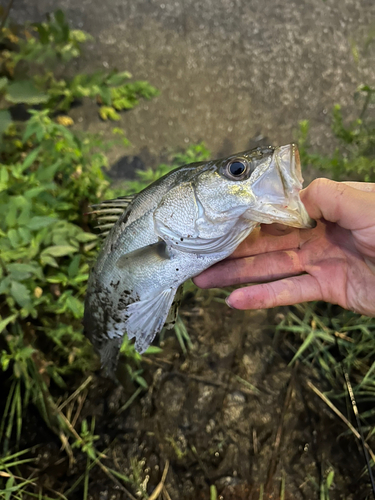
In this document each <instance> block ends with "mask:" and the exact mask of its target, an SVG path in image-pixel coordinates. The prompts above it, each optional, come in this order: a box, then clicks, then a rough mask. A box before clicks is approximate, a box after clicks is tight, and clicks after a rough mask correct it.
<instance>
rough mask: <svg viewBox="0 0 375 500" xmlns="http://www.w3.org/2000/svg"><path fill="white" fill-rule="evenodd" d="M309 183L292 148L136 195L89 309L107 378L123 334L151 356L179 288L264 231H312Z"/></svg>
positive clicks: (181, 173)
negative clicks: (263, 227) (280, 227)
mask: <svg viewBox="0 0 375 500" xmlns="http://www.w3.org/2000/svg"><path fill="white" fill-rule="evenodd" d="M302 182H303V180H302V177H301V171H300V162H299V155H298V150H297V148H296V146H295V145H293V144H292V145H287V146H282V147H278V148H273V147H268V148H257V149H254V150H250V151H246V152H243V153H240V154H236V155H232V156H230V157H228V158H225V159H220V160H213V161H208V162H202V163H194V164H191V165H186V166H182V167H180V168H177V169H175V170H173V171H172V172H170V173H168V174H167V175H165V176H164V177H162V178H161V179H159V180H157V181H156V182H154V183H153V184H151V185H150V186H148V187H147V188H146V189H144V190H143V191H141V192H140V193H139V194H138V195H136V196H135V197H134V198H133V199H132V201H131V202H130V203H129V204H128V205H127V207H126V208H125V209H124V211H123V213H122V214H121V215H120V217H119V218H118V220H117V222H116V223H115V224H114V226H113V227H112V229H111V230H110V232H109V234H108V236H107V238H106V240H105V242H104V245H103V248H102V249H101V251H100V254H99V256H98V259H97V262H96V265H95V266H94V268H93V269H92V271H91V273H90V278H89V282H88V288H87V294H86V300H85V314H84V329H85V333H86V335H87V336H88V337H89V338H90V340H91V342H92V343H93V345H94V347H95V348H96V350H97V351H98V352H99V354H100V356H101V360H102V363H103V365H104V366H106V367H107V368H108V370H109V372H114V371H115V368H116V365H117V359H118V355H119V350H120V347H121V344H122V340H123V336H124V334H125V333H126V334H127V336H128V338H129V339H131V338H135V348H136V349H137V351H139V352H144V351H145V350H146V349H147V347H148V346H149V345H150V343H151V342H152V341H153V339H154V337H155V335H156V334H157V333H158V332H160V330H161V329H162V328H163V326H164V324H165V323H166V321H167V318H168V314H169V312H170V309H171V307H172V304H173V302H174V300H175V297H176V293H177V290H178V289H179V287H180V286H181V285H182V284H183V283H184V282H185V281H186V280H187V279H189V278H192V277H194V276H197V275H198V274H200V273H201V272H202V271H204V270H205V269H207V268H208V267H210V266H212V265H213V264H215V263H216V262H219V261H220V260H223V259H225V258H226V257H227V256H229V255H230V254H231V253H232V252H233V251H234V250H235V249H236V247H237V246H238V245H239V244H240V243H241V242H242V241H243V240H244V239H245V238H246V237H247V236H248V235H249V234H250V233H251V231H252V230H253V229H254V228H255V227H256V226H258V225H259V224H260V223H266V224H270V223H273V222H278V223H282V224H285V225H288V226H293V227H301V228H303V227H311V226H312V223H313V221H311V219H310V218H309V216H308V214H307V212H306V210H305V208H304V206H303V204H302V203H301V201H300V198H299V195H298V193H299V191H300V189H301V188H302ZM108 203H109V205H108V204H107V205H105V204H103V206H105V207H108V206H111V205H110V203H111V202H108ZM103 211H104V212H105V211H107V212H108V211H110V209H107V210H105V209H104V210H103ZM177 295H178V294H177ZM170 316H171V315H170Z"/></svg>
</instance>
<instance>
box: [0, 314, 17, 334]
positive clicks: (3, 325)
mask: <svg viewBox="0 0 375 500" xmlns="http://www.w3.org/2000/svg"><path fill="white" fill-rule="evenodd" d="M17 316H18V314H12V315H11V316H8V317H7V318H5V319H3V320H1V321H0V333H2V332H3V331H4V330H5V328H6V327H7V326H8V325H9V323H11V322H12V321H14V320H15V319H16V318H17Z"/></svg>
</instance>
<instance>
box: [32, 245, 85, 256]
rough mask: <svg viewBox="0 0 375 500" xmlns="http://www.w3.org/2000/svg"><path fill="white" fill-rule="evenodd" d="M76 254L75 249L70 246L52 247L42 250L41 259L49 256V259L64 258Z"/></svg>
mask: <svg viewBox="0 0 375 500" xmlns="http://www.w3.org/2000/svg"><path fill="white" fill-rule="evenodd" d="M76 252H77V248H75V247H73V246H72V245H54V246H52V247H49V248H46V249H45V250H43V252H42V253H41V257H44V256H45V255H50V256H51V257H64V256H65V255H70V254H72V253H76Z"/></svg>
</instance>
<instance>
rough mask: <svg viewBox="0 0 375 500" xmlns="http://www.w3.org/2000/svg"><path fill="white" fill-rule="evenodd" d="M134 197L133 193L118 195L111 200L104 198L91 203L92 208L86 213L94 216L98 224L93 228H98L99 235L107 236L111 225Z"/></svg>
mask: <svg viewBox="0 0 375 500" xmlns="http://www.w3.org/2000/svg"><path fill="white" fill-rule="evenodd" d="M134 197H135V195H132V196H120V197H119V198H114V199H113V200H105V201H102V202H100V203H97V204H96V205H91V207H90V208H92V209H93V210H92V211H91V212H88V215H94V216H95V217H96V221H97V223H98V225H97V226H96V227H95V229H99V231H100V232H101V236H103V237H105V236H107V234H108V233H109V230H110V229H111V227H112V226H114V225H115V223H116V222H117V220H118V219H119V217H120V215H122V214H123V213H124V211H125V210H126V209H127V208H128V206H129V205H130V203H131V202H132V201H133V199H134Z"/></svg>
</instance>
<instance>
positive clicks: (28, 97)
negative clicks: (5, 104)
mask: <svg viewBox="0 0 375 500" xmlns="http://www.w3.org/2000/svg"><path fill="white" fill-rule="evenodd" d="M5 98H6V99H7V100H8V101H9V102H12V103H14V104H20V103H24V104H42V103H43V102H47V101H48V99H49V96H48V94H45V93H44V92H42V91H40V90H39V89H37V88H36V87H35V85H34V83H33V82H32V81H31V80H18V81H15V82H12V83H10V84H9V85H8V89H7V93H6V94H5Z"/></svg>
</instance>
